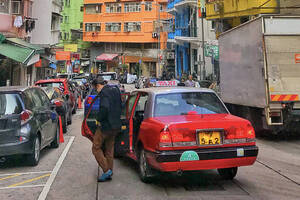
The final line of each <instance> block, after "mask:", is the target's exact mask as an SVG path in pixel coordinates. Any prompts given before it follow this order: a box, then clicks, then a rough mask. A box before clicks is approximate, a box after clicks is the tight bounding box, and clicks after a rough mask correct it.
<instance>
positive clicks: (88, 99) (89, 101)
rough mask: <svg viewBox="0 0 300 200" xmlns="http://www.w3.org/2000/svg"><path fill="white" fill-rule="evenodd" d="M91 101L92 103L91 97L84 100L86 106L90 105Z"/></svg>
mask: <svg viewBox="0 0 300 200" xmlns="http://www.w3.org/2000/svg"><path fill="white" fill-rule="evenodd" d="M92 101H93V97H88V98H87V99H86V103H87V104H88V105H90V104H91V103H92Z"/></svg>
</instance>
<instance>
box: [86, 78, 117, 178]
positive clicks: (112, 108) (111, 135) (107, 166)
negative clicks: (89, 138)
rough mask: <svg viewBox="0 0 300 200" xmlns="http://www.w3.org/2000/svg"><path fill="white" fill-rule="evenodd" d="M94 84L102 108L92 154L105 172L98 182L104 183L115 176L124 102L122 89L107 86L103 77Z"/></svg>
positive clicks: (98, 117) (99, 113)
mask: <svg viewBox="0 0 300 200" xmlns="http://www.w3.org/2000/svg"><path fill="white" fill-rule="evenodd" d="M94 83H95V86H96V90H97V92H98V95H99V98H100V106H99V112H98V115H97V130H96V133H95V135H94V138H93V147H92V152H93V154H94V156H95V158H96V160H97V162H98V164H99V166H100V167H101V168H102V170H103V174H102V175H101V176H100V177H99V178H98V181H99V182H104V181H108V180H111V177H112V175H113V158H114V142H115V136H116V135H117V134H118V133H119V132H120V130H121V125H122V123H121V111H122V101H121V93H120V89H119V88H118V87H117V86H109V85H107V81H105V80H104V79H103V77H98V78H97V79H96V80H95V82H94ZM103 148H104V150H103Z"/></svg>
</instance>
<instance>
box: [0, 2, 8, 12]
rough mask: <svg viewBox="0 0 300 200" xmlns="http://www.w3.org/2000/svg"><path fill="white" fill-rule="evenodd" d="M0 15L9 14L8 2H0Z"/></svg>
mask: <svg viewBox="0 0 300 200" xmlns="http://www.w3.org/2000/svg"><path fill="white" fill-rule="evenodd" d="M0 13H6V14H8V13H9V0H0Z"/></svg>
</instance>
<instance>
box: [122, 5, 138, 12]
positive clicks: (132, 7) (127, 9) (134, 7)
mask: <svg viewBox="0 0 300 200" xmlns="http://www.w3.org/2000/svg"><path fill="white" fill-rule="evenodd" d="M124 12H126V13H127V12H141V4H140V3H125V4H124Z"/></svg>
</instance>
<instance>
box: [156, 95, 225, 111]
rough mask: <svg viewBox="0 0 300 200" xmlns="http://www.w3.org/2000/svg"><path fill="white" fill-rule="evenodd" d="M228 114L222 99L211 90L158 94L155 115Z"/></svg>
mask: <svg viewBox="0 0 300 200" xmlns="http://www.w3.org/2000/svg"><path fill="white" fill-rule="evenodd" d="M190 113H192V114H227V113H228V112H227V110H226V108H225V107H224V105H223V103H222V102H221V101H220V99H219V98H218V97H217V96H216V95H215V94H214V93H210V92H187V93H172V94H160V95H157V96H156V99H155V105H154V116H155V117H159V116H172V115H188V114H190Z"/></svg>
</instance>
